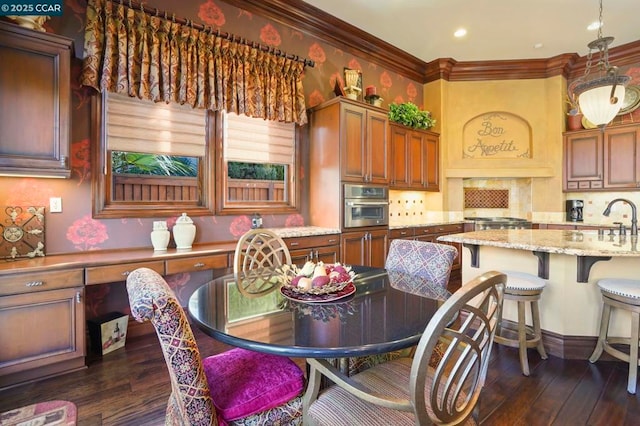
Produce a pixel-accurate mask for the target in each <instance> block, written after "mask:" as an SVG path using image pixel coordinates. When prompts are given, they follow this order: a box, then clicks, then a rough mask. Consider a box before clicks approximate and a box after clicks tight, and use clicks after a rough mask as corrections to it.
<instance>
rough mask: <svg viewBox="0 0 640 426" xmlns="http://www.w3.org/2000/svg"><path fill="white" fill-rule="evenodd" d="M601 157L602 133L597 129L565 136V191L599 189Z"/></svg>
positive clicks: (601, 166)
mask: <svg viewBox="0 0 640 426" xmlns="http://www.w3.org/2000/svg"><path fill="white" fill-rule="evenodd" d="M602 157H603V147H602V132H601V131H600V130H599V129H598V130H592V131H588V132H579V133H576V134H568V135H566V136H565V141H564V159H565V164H564V166H565V172H564V184H565V190H575V189H590V188H597V187H599V186H600V187H601V185H602V184H601V183H602V176H603V173H602V168H603V158H602ZM594 183H596V185H594ZM598 183H599V185H598Z"/></svg>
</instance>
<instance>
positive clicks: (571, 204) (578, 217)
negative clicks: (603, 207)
mask: <svg viewBox="0 0 640 426" xmlns="http://www.w3.org/2000/svg"><path fill="white" fill-rule="evenodd" d="M583 208H584V201H582V200H567V203H566V212H567V221H569V222H582V209H583Z"/></svg>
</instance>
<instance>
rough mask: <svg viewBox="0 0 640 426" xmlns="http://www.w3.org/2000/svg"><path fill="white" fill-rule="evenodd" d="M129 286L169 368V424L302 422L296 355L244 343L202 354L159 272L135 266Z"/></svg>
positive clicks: (135, 310)
mask: <svg viewBox="0 0 640 426" xmlns="http://www.w3.org/2000/svg"><path fill="white" fill-rule="evenodd" d="M127 292H128V294H129V303H130V305H131V315H132V316H133V317H134V318H135V319H136V320H137V321H139V322H144V321H150V322H151V324H153V326H154V327H155V329H156V332H157V335H158V339H159V340H160V346H161V348H162V351H163V353H164V358H165V361H166V364H167V368H168V370H169V377H170V379H171V395H170V396H169V402H168V404H167V412H166V420H165V424H166V425H172V426H173V425H184V426H187V425H189V426H193V425H202V426H208V425H218V424H228V425H262V424H292V425H297V424H301V423H302V399H301V396H300V395H301V393H302V391H303V389H304V385H305V380H304V373H303V372H302V370H301V369H300V368H299V367H298V366H297V365H296V364H295V363H294V362H293V361H292V360H290V359H289V358H286V357H280V356H276V355H268V354H264V353H259V352H253V351H248V350H245V349H241V348H235V349H232V350H229V351H226V352H223V353H220V354H217V355H213V356H209V357H207V358H204V359H203V358H202V357H201V355H200V352H199V350H198V346H197V344H196V341H195V338H194V335H193V332H192V330H191V327H190V325H189V321H188V319H187V316H186V314H185V312H184V310H183V308H182V306H181V305H180V303H179V302H178V300H177V299H176V297H175V295H174V293H173V291H172V290H171V288H170V287H169V286H168V285H167V283H166V282H165V280H164V279H163V278H162V277H161V276H160V275H159V274H158V273H156V272H155V271H153V270H151V269H148V268H139V269H136V270H134V271H133V272H131V274H129V276H128V277H127Z"/></svg>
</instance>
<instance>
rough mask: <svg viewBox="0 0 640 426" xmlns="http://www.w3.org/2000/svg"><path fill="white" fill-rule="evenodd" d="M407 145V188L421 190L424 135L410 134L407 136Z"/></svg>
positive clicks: (423, 179) (423, 178) (423, 176)
mask: <svg viewBox="0 0 640 426" xmlns="http://www.w3.org/2000/svg"><path fill="white" fill-rule="evenodd" d="M408 144H409V167H408V174H409V177H408V181H409V186H410V187H412V188H422V187H423V184H424V181H425V175H424V155H425V144H424V134H423V133H419V132H411V133H410V134H409V140H408Z"/></svg>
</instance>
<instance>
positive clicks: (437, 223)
mask: <svg viewBox="0 0 640 426" xmlns="http://www.w3.org/2000/svg"><path fill="white" fill-rule="evenodd" d="M459 223H473V222H472V221H470V220H448V221H442V222H429V223H418V224H411V225H389V229H405V228H420V227H423V226H438V225H457V224H459Z"/></svg>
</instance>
